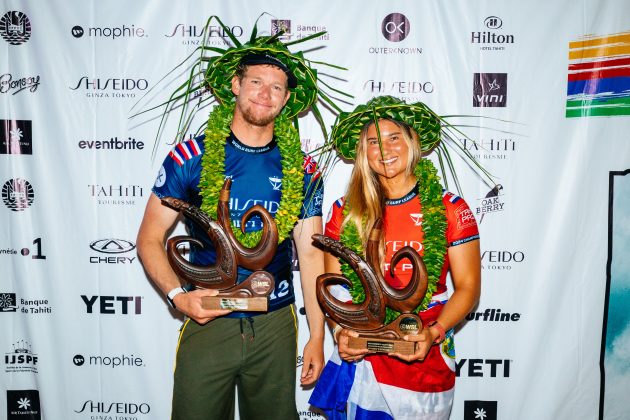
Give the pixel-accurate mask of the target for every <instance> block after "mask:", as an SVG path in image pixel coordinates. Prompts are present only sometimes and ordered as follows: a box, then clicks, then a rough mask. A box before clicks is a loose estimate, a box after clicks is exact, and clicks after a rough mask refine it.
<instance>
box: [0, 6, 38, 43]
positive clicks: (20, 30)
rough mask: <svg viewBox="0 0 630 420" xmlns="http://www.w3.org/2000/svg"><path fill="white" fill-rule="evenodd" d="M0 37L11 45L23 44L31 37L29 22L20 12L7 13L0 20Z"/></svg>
mask: <svg viewBox="0 0 630 420" xmlns="http://www.w3.org/2000/svg"><path fill="white" fill-rule="evenodd" d="M0 35H1V36H2V38H4V40H5V41H7V42H8V43H9V44H11V45H20V44H23V43H25V42H26V41H28V39H29V38H30V37H31V21H30V20H28V16H26V15H25V14H24V13H22V12H18V11H11V12H7V13H5V15H4V16H2V17H1V18H0Z"/></svg>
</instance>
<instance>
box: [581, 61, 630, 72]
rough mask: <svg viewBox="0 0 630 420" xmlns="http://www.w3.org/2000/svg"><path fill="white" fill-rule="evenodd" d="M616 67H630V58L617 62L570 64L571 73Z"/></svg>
mask: <svg viewBox="0 0 630 420" xmlns="http://www.w3.org/2000/svg"><path fill="white" fill-rule="evenodd" d="M614 66H630V58H619V59H615V60H604V61H591V62H590V63H580V64H569V71H576V70H590V69H601V68H606V67H614Z"/></svg>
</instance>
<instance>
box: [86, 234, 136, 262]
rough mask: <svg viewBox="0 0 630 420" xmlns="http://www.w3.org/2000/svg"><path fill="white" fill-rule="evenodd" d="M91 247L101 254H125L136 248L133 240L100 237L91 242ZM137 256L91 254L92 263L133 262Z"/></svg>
mask: <svg viewBox="0 0 630 420" xmlns="http://www.w3.org/2000/svg"><path fill="white" fill-rule="evenodd" d="M90 248H92V249H93V250H94V251H96V252H99V253H101V254H123V253H125V252H129V251H132V250H134V249H135V248H136V245H135V244H134V243H133V242H130V241H127V240H125V239H99V240H97V241H94V242H92V243H91V244H90ZM135 259H136V257H124V256H120V255H117V256H107V257H106V256H90V263H92V264H131V263H132V262H134V261H135Z"/></svg>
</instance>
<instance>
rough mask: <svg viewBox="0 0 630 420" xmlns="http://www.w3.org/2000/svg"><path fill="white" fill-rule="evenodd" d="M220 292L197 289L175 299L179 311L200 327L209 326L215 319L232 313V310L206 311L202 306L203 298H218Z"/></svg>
mask: <svg viewBox="0 0 630 420" xmlns="http://www.w3.org/2000/svg"><path fill="white" fill-rule="evenodd" d="M218 294H219V291H218V290H214V289H197V290H193V291H191V292H188V293H180V294H178V295H177V296H175V297H174V298H173V302H174V303H175V307H176V308H177V310H178V311H180V312H181V313H183V314H184V315H186V316H188V317H189V318H191V319H192V320H194V321H195V322H197V323H198V324H200V325H203V324H207V323H208V322H209V321H212V320H213V319H215V318H217V317H220V316H223V315H227V314H229V313H230V312H232V311H231V310H230V309H204V308H202V306H201V298H202V297H207V296H216V295H218Z"/></svg>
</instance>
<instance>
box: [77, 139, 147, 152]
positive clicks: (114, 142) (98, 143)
mask: <svg viewBox="0 0 630 420" xmlns="http://www.w3.org/2000/svg"><path fill="white" fill-rule="evenodd" d="M79 149H89V150H142V149H144V142H143V141H138V140H136V139H134V138H132V137H127V140H118V137H111V138H110V139H109V140H79Z"/></svg>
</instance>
